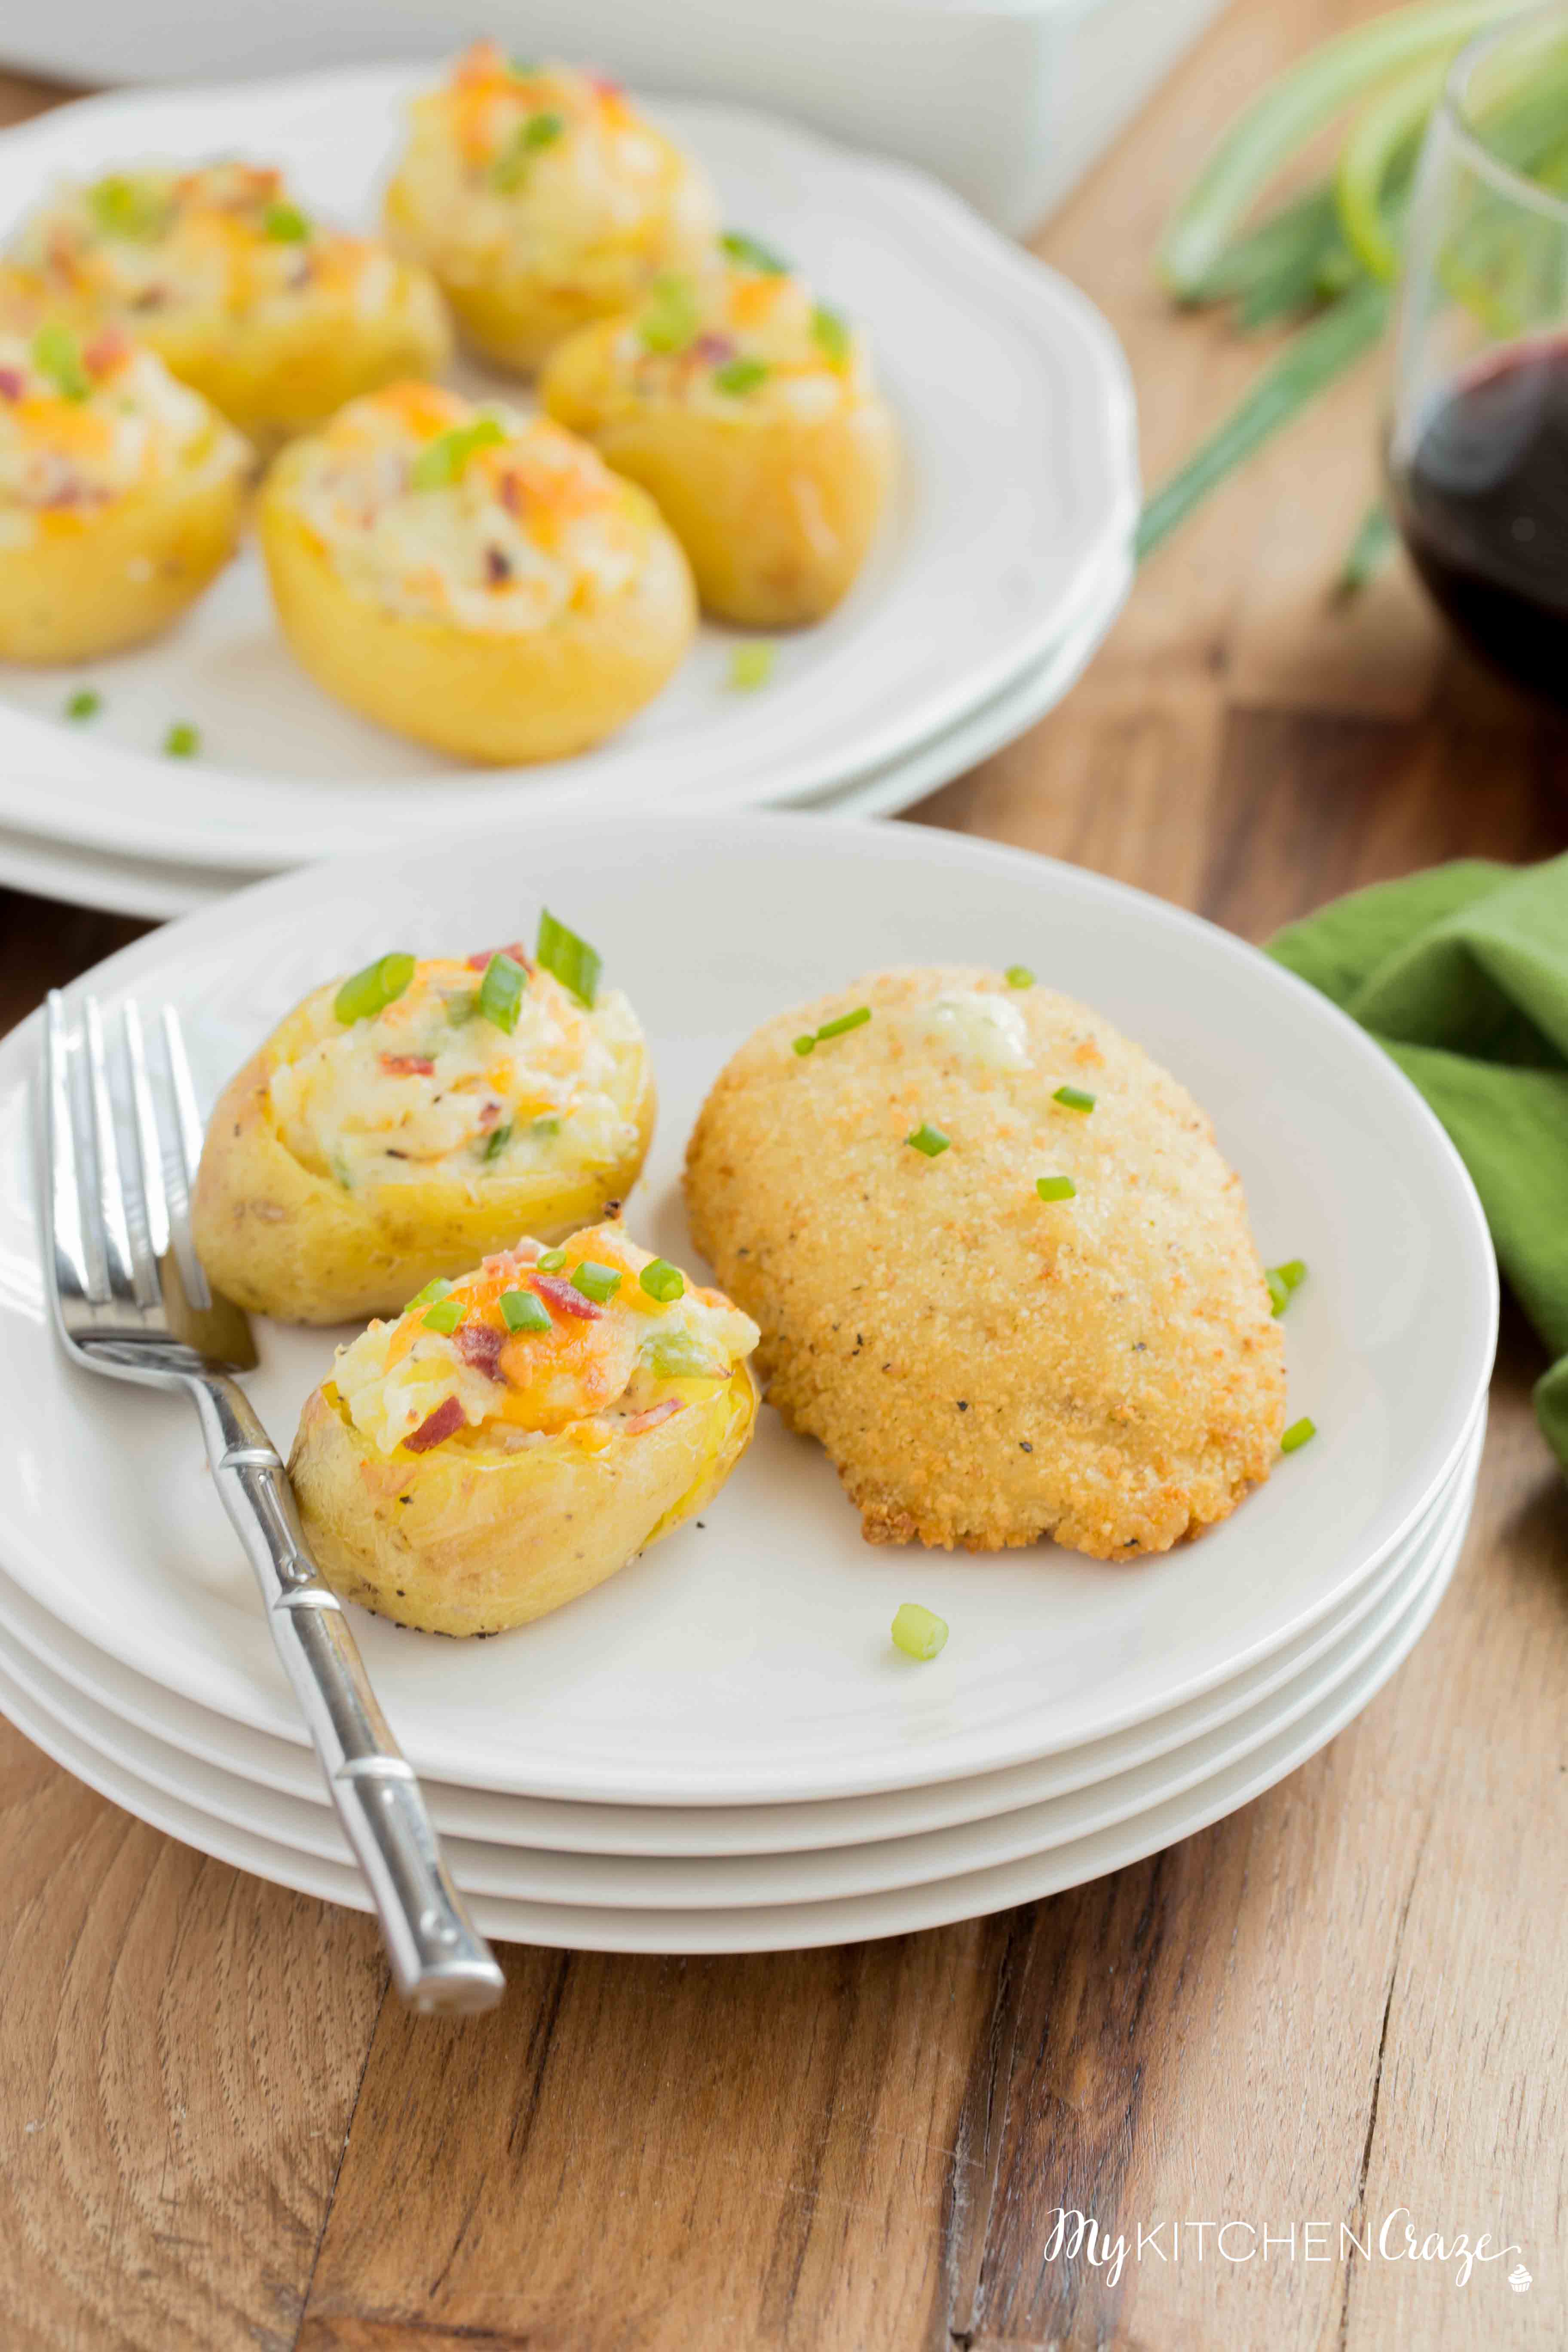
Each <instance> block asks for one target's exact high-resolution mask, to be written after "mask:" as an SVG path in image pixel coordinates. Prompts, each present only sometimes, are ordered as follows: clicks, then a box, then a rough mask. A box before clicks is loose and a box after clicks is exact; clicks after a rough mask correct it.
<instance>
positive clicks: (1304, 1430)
mask: <svg viewBox="0 0 1568 2352" xmlns="http://www.w3.org/2000/svg"><path fill="white" fill-rule="evenodd" d="M1317 1433H1318V1424H1317V1423H1316V1422H1315V1421H1309V1420H1308V1418H1307V1416H1306V1414H1305V1413H1303V1414H1302V1416H1301V1418H1300V1421H1293V1422H1292V1423H1290V1426H1289V1429H1288V1430H1287V1431H1286V1432H1285V1434H1284V1436H1283V1437H1282V1438H1281V1439H1280V1440H1279V1451H1280V1453H1281V1454H1295V1453H1297V1452H1299V1450H1300V1448H1301V1447H1302V1446H1303V1445H1305V1444H1306V1443H1307V1440H1308V1439H1309V1438H1310V1437H1316V1435H1317Z"/></svg>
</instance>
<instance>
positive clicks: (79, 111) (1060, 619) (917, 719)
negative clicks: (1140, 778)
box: [0, 68, 1138, 871]
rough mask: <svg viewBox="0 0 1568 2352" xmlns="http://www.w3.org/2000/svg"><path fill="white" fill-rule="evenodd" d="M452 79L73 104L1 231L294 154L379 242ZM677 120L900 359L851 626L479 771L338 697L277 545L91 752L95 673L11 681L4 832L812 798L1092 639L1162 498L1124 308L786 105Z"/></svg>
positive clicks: (168, 833)
mask: <svg viewBox="0 0 1568 2352" xmlns="http://www.w3.org/2000/svg"><path fill="white" fill-rule="evenodd" d="M426 79H427V76H426V74H425V73H423V72H421V71H417V70H413V69H409V68H380V69H377V70H375V71H373V72H354V73H341V74H321V75H314V76H310V77H309V78H307V79H301V80H297V81H283V82H253V83H250V84H247V85H246V86H245V87H243V88H237V89H186V90H174V91H161V92H160V91H151V92H145V93H132V94H126V95H120V96H115V97H111V98H103V99H93V100H88V101H86V102H85V103H83V104H81V105H79V106H73V107H66V108H62V109H60V110H58V111H57V112H55V113H53V114H49V115H47V116H44V117H42V118H40V119H39V120H37V121H33V122H29V123H26V124H25V125H23V126H21V127H20V128H18V129H16V130H14V131H8V132H5V134H4V135H3V136H0V234H3V233H4V231H5V228H7V227H8V226H9V225H10V224H11V223H12V222H13V221H14V220H15V219H16V217H17V216H18V215H21V214H22V213H23V212H24V211H25V210H26V208H27V207H28V206H29V205H31V204H32V203H33V202H34V201H36V199H37V195H38V194H39V192H40V190H41V189H42V188H43V187H44V186H46V185H47V184H48V183H49V181H50V180H52V179H53V178H55V177H56V176H58V175H59V174H61V173H90V172H93V171H98V170H105V169H108V168H110V166H112V165H113V164H115V163H120V162H123V161H124V160H126V159H127V158H133V157H137V156H143V155H160V154H168V155H184V156H191V157H196V156H204V155H209V154H211V153H213V152H215V151H229V152H244V153H249V154H253V155H258V156H265V157H267V158H268V159H270V160H274V161H277V162H279V163H282V164H283V165H284V166H285V167H286V168H287V169H288V170H289V173H290V174H291V176H292V177H293V179H294V180H295V182H296V183H297V184H298V186H299V188H300V193H301V194H302V196H303V197H304V200H305V202H306V203H307V204H308V205H310V206H311V207H312V208H315V209H319V210H320V211H321V212H322V213H323V214H326V215H331V216H334V217H337V218H340V219H343V220H347V221H351V222H353V221H357V222H362V223H369V222H370V221H372V220H373V219H374V212H375V204H376V194H375V192H376V188H377V184H378V183H379V182H380V181H381V180H382V179H383V178H384V175H385V173H386V171H387V168H388V166H389V164H390V163H391V161H392V159H393V157H394V155H395V152H396V150H397V148H398V146H399V143H400V142H401V139H402V136H403V110H404V107H405V101H406V100H407V98H408V96H409V95H410V93H411V92H412V91H413V90H414V89H417V88H418V87H420V86H421V84H422V83H423V82H424V81H425V80H426ZM661 111H662V113H663V114H664V116H665V117H666V119H667V120H668V123H669V125H670V127H671V128H672V129H673V130H674V131H676V133H677V134H678V135H679V137H681V138H682V139H685V140H687V141H688V142H689V143H690V144H691V145H692V147H693V148H695V149H696V150H697V151H698V152H700V154H701V156H702V157H703V159H704V161H705V162H706V163H708V165H709V166H710V170H711V171H712V173H713V175H714V177H715V179H716V180H717V182H718V184H719V187H720V190H721V196H722V199H723V203H724V205H725V208H726V211H727V213H728V215H729V216H730V218H731V219H732V220H734V221H736V222H737V223H741V224H743V225H744V226H749V227H751V228H753V229H755V230H756V231H757V232H758V233H759V234H762V235H764V236H766V237H767V238H768V239H769V241H770V242H772V243H776V244H777V245H779V246H780V247H782V248H783V249H784V250H785V251H786V252H788V253H790V254H791V255H792V256H794V257H795V258H797V259H798V260H799V262H800V263H801V264H802V266H803V267H804V268H805V269H806V270H807V271H808V273H809V274H810V275H811V276H812V278H814V280H815V281H816V283H817V284H818V285H820V287H821V288H822V289H823V291H824V293H825V294H826V296H828V297H829V298H830V299H833V300H835V301H838V302H842V303H843V304H844V306H845V307H846V308H847V310H850V311H852V312H853V313H854V314H855V315H856V316H857V317H858V318H860V319H862V320H864V321H865V322H866V324H867V326H868V329H869V331H870V333H871V336H872V338H873V341H874V343H875V346H876V350H877V352H878V357H879V366H880V369H881V373H882V376H883V380H884V382H885V383H886V386H887V389H888V392H889V397H890V399H891V400H892V402H893V404H894V405H895V407H896V408H897V411H898V415H899V419H900V431H901V435H902V440H903V445H904V451H905V464H904V467H903V473H902V478H901V487H900V493H899V496H898V498H897V499H896V501H895V507H894V511H893V513H892V515H891V517H890V520H889V526H888V528H887V530H886V531H885V533H884V535H883V539H882V541H881V543H880V545H879V548H878V549H877V550H876V551H875V552H874V554H873V557H872V560H871V562H870V563H869V564H868V569H867V572H866V574H865V576H864V577H863V578H862V579H861V581H860V582H859V583H858V584H857V586H856V589H855V590H854V592H853V593H852V594H851V595H850V597H849V598H848V599H847V602H846V604H844V605H843V606H842V607H841V608H840V610H839V611H838V612H837V613H836V614H833V615H832V616H831V618H830V619H829V620H827V621H826V622H825V623H824V624H823V625H821V626H819V627H817V628H815V629H811V630H806V631H800V632H796V633H794V634H793V635H789V636H788V637H787V638H784V639H781V640H780V642H779V646H778V658H777V666H776V669H775V673H774V676H773V679H772V680H771V682H770V683H769V685H768V687H767V688H766V689H765V690H764V691H763V693H761V694H752V695H738V694H735V693H733V692H731V691H730V690H729V689H728V688H727V687H726V684H725V677H726V671H727V667H728V661H729V655H730V650H731V644H732V642H733V639H732V637H731V635H729V634H728V633H726V632H724V631H721V630H719V629H711V628H709V629H704V631H703V632H702V635H701V638H700V643H699V645H698V646H697V647H696V649H695V651H694V652H693V654H692V656H691V658H690V659H689V662H688V663H687V664H686V666H685V667H684V668H683V669H682V671H681V673H680V675H679V677H677V678H676V679H675V680H674V681H673V683H672V684H671V686H670V687H669V688H668V690H667V691H666V692H665V693H664V694H663V695H662V696H660V697H659V698H658V701H657V702H655V703H654V704H653V705H651V706H650V707H649V709H647V710H646V711H644V712H642V713H641V714H640V715H639V716H638V718H637V719H636V720H635V721H634V722H633V724H632V725H631V726H630V727H628V728H626V730H623V732H622V733H621V734H619V735H618V736H616V738H615V740H613V741H612V742H610V743H608V744H606V745H605V746H603V747H602V748H601V749H599V750H597V751H593V752H590V753H587V754H584V756H582V757H580V758H578V759H575V760H572V761H558V762H554V763H552V764H551V765H550V766H548V767H537V768H532V769H529V770H513V771H510V772H493V771H492V772H479V771H476V770H473V769H467V768H465V769H455V768H452V767H450V766H448V765H443V764H440V763H437V761H434V760H433V758H432V755H431V754H430V753H429V752H427V751H424V750H422V749H420V748H419V747H417V746H415V745H411V744H407V743H405V742H402V741H400V740H398V739H396V738H395V737H392V736H388V735H383V734H382V733H380V732H379V731H378V730H375V729H374V728H372V727H370V726H368V725H366V724H365V723H363V722H362V721H361V720H359V719H355V718H353V716H352V715H351V714H350V713H349V712H347V711H345V710H342V709H340V708H338V706H337V705H336V704H334V703H332V702H331V701H330V700H329V699H328V698H326V697H324V696H323V695H322V694H321V692H320V691H319V690H318V689H317V688H315V687H314V686H312V685H311V684H310V681H309V680H308V679H307V678H306V677H304V676H303V674H302V673H301V672H300V670H299V669H298V668H297V667H296V666H295V665H294V664H293V663H292V661H291V659H290V657H289V655H288V653H287V651H286V649H285V647H284V646H283V644H282V641H281V639H280V638H279V635H278V633H277V631H276V628H275V627H274V625H273V624H272V621H271V616H270V612H269V608H268V600H267V594H266V589H265V583H264V582H263V579H262V576H261V572H260V569H259V565H258V561H257V559H256V557H255V555H254V553H251V554H248V555H247V556H246V557H245V558H244V559H243V560H242V561H241V562H237V563H236V564H235V565H234V566H232V567H231V569H230V570H229V571H228V572H226V574H225V575H224V577H223V579H222V580H221V581H220V582H219V583H218V584H217V585H216V588H215V589H214V590H213V591H212V593H210V594H209V595H208V596H206V597H205V598H204V599H203V601H202V603H201V604H200V605H198V606H197V607H196V609H195V612H194V613H193V614H191V615H190V616H189V618H188V620H187V621H186V623H185V624H184V625H183V626H182V627H181V628H180V629H178V630H177V631H175V632H174V633H173V634H172V635H169V636H168V637H166V638H164V639H163V640H162V641H161V642H160V643H159V644H158V645H156V646H153V647H151V648H149V649H147V650H145V651H142V652H140V653H136V654H133V655H126V656H121V657H120V658H119V659H118V660H116V661H113V662H109V663H104V664H100V665H99V666H97V667H94V668H93V669H92V670H91V671H90V677H91V680H92V682H93V683H94V684H95V685H96V686H97V687H98V688H100V691H101V693H102V695H103V697H104V706H105V707H104V711H103V714H102V716H101V718H100V719H99V720H97V721H96V722H95V723H94V725H93V727H92V729H91V730H90V732H87V731H84V730H82V729H81V728H79V727H75V728H68V727H65V726H63V725H61V724H59V723H58V711H59V709H60V704H61V701H62V699H63V697H64V693H65V690H66V688H68V687H69V686H71V685H74V684H75V683H77V682H78V681H77V679H76V677H74V675H73V676H72V677H68V678H64V679H62V678H61V677H59V676H58V674H54V673H37V672H33V673H29V672H26V671H23V670H19V669H11V670H9V671H7V672H6V673H5V679H4V687H3V689H0V691H3V695H4V700H3V701H0V824H9V825H12V826H14V827H16V828H18V829H21V830H24V831H31V832H34V833H42V834H47V835H52V836H56V837H58V838H61V839H68V840H72V841H79V842H84V843H91V844H94V845H97V846H99V847H100V848H107V849H110V850H114V851H117V852H120V853H121V854H130V855H133V856H142V857H153V858H162V859H174V860H176V861H184V860H190V861H192V862H194V863H196V864H198V865H203V866H225V867H233V868H240V869H246V870H250V871H257V870H262V871H265V870H268V869H273V868H276V867H278V866H282V865H284V864H291V863H298V862H303V861H305V860H309V859H312V858H321V857H330V856H358V855H359V854H360V853H361V851H362V849H363V845H364V843H365V842H366V841H367V840H374V841H377V842H380V843H385V844H390V843H394V842H413V841H415V840H418V839H422V838H424V839H428V838H431V837H436V838H440V837H443V836H445V835H448V834H450V833H451V832H453V831H454V830H457V829H460V828H461V827H463V826H465V825H468V826H474V825H479V824H486V823H489V822H492V821H493V822H498V823H499V822H501V821H504V820H506V819H508V818H510V817H515V816H516V815H518V814H521V812H523V811H525V810H526V811H527V812H529V813H530V814H539V813H542V812H544V811H547V810H548V811H552V812H556V813H559V812H562V811H563V810H567V809H572V810H578V811H581V812H583V813H584V814H588V813H589V812H591V811H594V810H602V809H604V808H605V806H607V805H611V804H620V805H625V804H626V803H628V802H629V803H635V804H636V805H637V806H638V807H640V808H647V807H648V806H650V805H659V806H666V807H669V806H675V805H680V806H682V807H688V808H697V807H702V808H708V809H714V810H717V809H721V808H736V807H749V806H753V805H757V804H760V803H764V802H775V801H782V800H790V799H795V798H799V797H802V796H805V795H808V794H811V793H820V792H822V791H824V790H826V789H827V788H829V787H830V786H832V785H833V784H834V783H835V782H837V781H839V780H840V779H841V778H843V777H845V776H847V775H851V774H856V773H862V772H865V771H866V770H868V768H871V767H873V766H879V765H885V764H886V763H887V762H889V761H892V760H894V759H896V758H898V757H900V755H901V754H902V753H903V752H905V751H909V750H910V749H912V748H913V747H915V746H917V745H919V744H921V743H923V742H925V741H926V740H929V739H930V738H931V736H933V735H935V734H936V733H937V732H938V731H939V730H941V729H942V728H944V727H948V726H951V725H952V723H953V722H954V720H955V719H959V718H961V717H962V716H963V714H964V713H965V712H967V711H968V710H970V709H973V707H974V706H975V705H976V704H978V703H980V702H982V701H984V699H985V698H987V697H988V696H989V695H991V694H993V693H994V692H996V691H997V690H998V689H999V688H1001V687H1002V686H1004V685H1005V684H1006V683H1007V682H1008V681H1009V680H1010V679H1012V678H1014V677H1016V676H1017V674H1018V672H1019V671H1020V670H1021V669H1022V668H1023V667H1025V666H1026V664H1027V663H1029V662H1030V661H1032V660H1034V659H1035V658H1037V656H1039V655H1040V654H1042V653H1043V652H1044V651H1045V650H1046V649H1047V647H1048V646H1051V645H1052V644H1053V643H1054V642H1055V640H1056V639H1058V637H1060V636H1061V635H1063V633H1064V631H1065V630H1066V628H1067V627H1068V625H1069V624H1070V621H1071V618H1072V614H1073V612H1074V608H1075V606H1076V605H1077V604H1079V602H1080V601H1081V598H1082V596H1083V593H1084V588H1085V583H1086V581H1087V580H1088V579H1089V576H1090V575H1091V574H1092V573H1093V572H1094V570H1095V568H1096V567H1097V566H1099V565H1101V564H1103V563H1104V562H1105V561H1106V560H1107V558H1108V557H1109V556H1110V553H1111V552H1112V551H1115V550H1118V549H1124V548H1125V546H1126V545H1127V543H1128V541H1129V540H1130V537H1131V530H1132V525H1133V521H1134V520H1135V516H1136V511H1137V503H1138V488H1137V468H1136V459H1135V455H1134V446H1133V410H1132V400H1131V387H1130V383H1129V379H1128V375H1127V370H1126V365H1125V362H1124V361H1123V359H1122V356H1121V351H1120V349H1119V348H1118V346H1117V343H1116V341H1115V338H1114V336H1113V335H1112V334H1111V332H1110V329H1109V328H1108V327H1107V326H1106V324H1105V322H1104V320H1102V319H1101V318H1100V315H1099V313H1098V312H1097V311H1096V310H1094V308H1093V306H1092V305H1091V304H1090V303H1089V302H1088V301H1087V300H1086V299H1085V298H1084V297H1083V296H1082V295H1081V294H1079V292H1078V291H1077V290H1076V289H1074V288H1073V287H1071V286H1069V285H1068V284H1067V283H1066V282H1065V281H1064V280H1063V279H1061V278H1058V277H1056V276H1055V275H1054V274H1053V273H1052V272H1051V271H1049V270H1047V268H1044V267H1043V266H1042V265H1041V264H1040V263H1038V262H1037V261H1035V260H1033V259H1032V258H1031V257H1029V256H1028V255H1026V254H1024V253H1022V252H1020V251H1019V250H1018V249H1017V248H1016V247H1013V246H1010V245H1009V244H1008V243H1007V242H1006V241H1005V239H1004V238H1002V237H1000V236H997V235H996V234H995V233H994V231H993V230H991V229H989V228H988V227H986V226H985V225H984V223H983V222H982V221H981V220H979V219H978V218H977V217H976V216H975V215H973V214H972V213H971V212H969V211H968V210H967V209H966V208H965V207H964V206H963V205H962V204H960V203H959V202H958V201H957V199H956V198H954V197H952V195H950V194H947V193H946V192H945V191H944V190H942V188H940V187H939V186H938V185H937V184H936V183H935V182H934V181H931V180H927V179H925V178H924V177H923V176H921V174H920V173H913V172H910V171H909V170H907V169H905V168H903V167H902V166H898V165H893V164H890V163H882V162H873V161H870V160H868V159H866V158H863V157H858V156H855V155H851V154H847V153H846V152H843V151H841V150H839V149H837V148H834V147H830V146H827V145H826V144H824V143H823V142H821V141H819V140H816V139H815V138H811V137H809V136H808V135H807V134H805V132H803V131H796V130H793V129H790V128H788V127H787V126H785V125H784V124H782V123H778V122H773V121H770V120H768V119H767V118H766V117H763V116H759V115H753V114H748V113H740V112H736V111H734V110H731V109H728V108H724V107H714V106H707V105H696V104H689V105H679V106H669V107H667V108H664V109H662V110H661ZM88 674H89V673H84V674H83V675H84V676H85V675H88ZM176 718H178V719H186V720H190V721H192V722H194V723H195V724H196V725H197V726H198V727H199V728H200V730H201V732H202V740H203V746H204V754H203V757H202V758H201V759H200V760H199V761H169V760H164V759H162V758H159V757H156V756H153V753H154V751H155V748H156V746H157V745H158V744H159V743H161V741H162V740H163V734H164V731H165V730H166V729H167V727H168V725H169V723H170V721H171V719H176Z"/></svg>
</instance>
